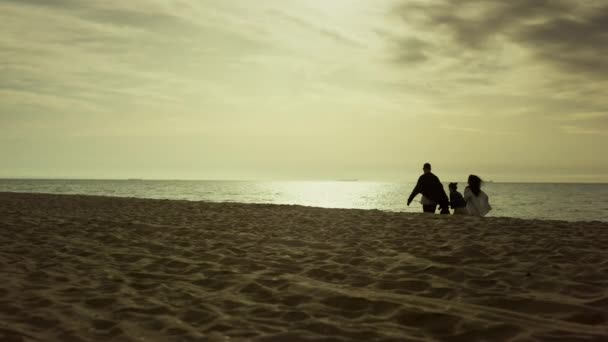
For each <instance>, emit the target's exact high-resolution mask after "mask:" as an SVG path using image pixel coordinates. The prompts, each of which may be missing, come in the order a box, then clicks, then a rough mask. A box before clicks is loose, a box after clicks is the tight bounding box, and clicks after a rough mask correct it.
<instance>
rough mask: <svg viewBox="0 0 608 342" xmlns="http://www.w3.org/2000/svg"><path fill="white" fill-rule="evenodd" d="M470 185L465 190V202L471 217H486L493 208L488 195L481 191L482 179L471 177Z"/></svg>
mask: <svg viewBox="0 0 608 342" xmlns="http://www.w3.org/2000/svg"><path fill="white" fill-rule="evenodd" d="M468 183H469V186H467V187H466V189H464V200H465V201H466V202H467V211H468V212H469V215H473V216H486V215H487V214H488V213H489V212H490V210H492V206H491V205H490V201H489V199H488V195H486V193H485V192H483V191H482V190H481V183H482V181H481V178H479V177H477V176H475V175H470V176H469V180H468Z"/></svg>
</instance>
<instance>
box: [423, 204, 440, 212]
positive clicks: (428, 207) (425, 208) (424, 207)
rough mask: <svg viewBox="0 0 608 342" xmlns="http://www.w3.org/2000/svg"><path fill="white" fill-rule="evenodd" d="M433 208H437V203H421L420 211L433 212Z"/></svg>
mask: <svg viewBox="0 0 608 342" xmlns="http://www.w3.org/2000/svg"><path fill="white" fill-rule="evenodd" d="M435 210H437V205H436V204H432V205H423V206H422V211H423V212H425V213H432V214H434V213H435Z"/></svg>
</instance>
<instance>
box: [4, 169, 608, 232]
mask: <svg viewBox="0 0 608 342" xmlns="http://www.w3.org/2000/svg"><path fill="white" fill-rule="evenodd" d="M413 186H414V183H407V182H404V183H383V182H359V181H357V182H350V181H322V182H315V181H293V182H256V181H169V180H162V181H155V180H40V179H37V180H28V179H6V180H0V191H2V192H6V191H9V192H36V193H53V194H85V195H105V196H121V197H140V198H156V199H185V200H194V201H212V202H242V203H274V204H299V205H306V206H316V207H327V208H357V209H379V210H386V211H398V212H421V211H422V209H421V205H420V203H419V197H417V198H416V200H414V202H413V203H412V204H411V206H410V207H408V206H407V205H406V201H407V197H408V196H409V194H410V191H411V189H412V188H413ZM463 187H464V184H460V188H459V190H460V191H461V192H462V190H464V189H463ZM445 188H446V191H447V184H445ZM483 189H484V191H485V192H486V193H487V194H488V196H489V197H490V203H491V204H492V206H493V208H494V210H493V211H492V212H491V213H490V215H489V216H508V217H518V218H534V219H555V220H567V221H592V220H595V221H604V222H608V184H548V183H542V184H540V183H488V184H485V185H484V188H483Z"/></svg>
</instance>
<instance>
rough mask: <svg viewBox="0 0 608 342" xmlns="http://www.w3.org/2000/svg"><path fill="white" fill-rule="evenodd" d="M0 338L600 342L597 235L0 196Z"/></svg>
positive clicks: (499, 224)
mask: <svg viewBox="0 0 608 342" xmlns="http://www.w3.org/2000/svg"><path fill="white" fill-rule="evenodd" d="M0 276H1V277H2V278H1V286H0V341H22V340H23V341H97V340H103V341H142V340H145V341H196V340H201V341H227V340H230V341H250V340H253V341H309V340H310V341H313V340H314V341H350V340H358V341H427V340H438V341H506V340H511V341H533V340H541V341H545V340H546V341H576V340H581V341H607V340H608V224H606V223H599V222H589V223H567V222H559V221H530V220H519V219H509V218H486V219H480V218H474V217H456V216H449V217H448V216H440V215H428V214H427V215H425V214H405V213H387V212H381V211H373V210H371V211H368V210H344V209H321V208H309V207H301V206H277V205H255V204H236V203H234V204H233V203H222V204H220V203H205V202H188V201H169V200H149V199H129V198H112V197H93V196H70V195H42V194H14V193H0Z"/></svg>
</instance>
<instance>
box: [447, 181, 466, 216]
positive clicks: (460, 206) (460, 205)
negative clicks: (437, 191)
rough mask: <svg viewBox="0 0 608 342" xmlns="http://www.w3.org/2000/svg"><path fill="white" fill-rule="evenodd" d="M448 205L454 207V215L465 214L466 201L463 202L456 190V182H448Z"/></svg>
mask: <svg viewBox="0 0 608 342" xmlns="http://www.w3.org/2000/svg"><path fill="white" fill-rule="evenodd" d="M448 188H449V189H450V207H452V209H454V215H467V214H468V213H469V212H468V211H467V202H465V200H464V197H462V194H461V193H460V192H458V183H450V185H449V186H448Z"/></svg>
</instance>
